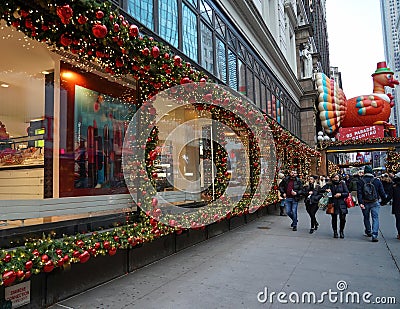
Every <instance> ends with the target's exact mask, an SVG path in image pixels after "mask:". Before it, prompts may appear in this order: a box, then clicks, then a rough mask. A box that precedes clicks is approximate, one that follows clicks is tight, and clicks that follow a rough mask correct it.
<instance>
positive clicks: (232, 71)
mask: <svg viewBox="0 0 400 309" xmlns="http://www.w3.org/2000/svg"><path fill="white" fill-rule="evenodd" d="M236 70H237V67H236V55H235V54H234V53H233V51H231V50H230V49H228V72H229V87H231V88H232V89H234V90H238V88H237V87H238V83H237V75H236Z"/></svg>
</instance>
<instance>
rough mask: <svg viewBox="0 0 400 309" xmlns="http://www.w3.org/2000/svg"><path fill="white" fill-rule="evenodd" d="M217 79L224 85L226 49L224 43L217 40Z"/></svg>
mask: <svg viewBox="0 0 400 309" xmlns="http://www.w3.org/2000/svg"><path fill="white" fill-rule="evenodd" d="M216 51H217V73H216V74H217V77H218V78H219V79H220V80H222V81H223V82H224V83H226V47H225V43H224V42H222V41H221V40H220V39H217V50H216Z"/></svg>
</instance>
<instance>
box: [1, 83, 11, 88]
mask: <svg viewBox="0 0 400 309" xmlns="http://www.w3.org/2000/svg"><path fill="white" fill-rule="evenodd" d="M0 86H1V87H3V88H8V87H10V85H9V84H6V83H2V84H0Z"/></svg>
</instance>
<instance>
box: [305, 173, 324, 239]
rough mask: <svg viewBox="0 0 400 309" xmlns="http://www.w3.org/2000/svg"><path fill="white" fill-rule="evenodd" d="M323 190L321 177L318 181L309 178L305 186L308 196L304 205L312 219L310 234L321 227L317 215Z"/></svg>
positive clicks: (311, 177)
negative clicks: (320, 182) (320, 181)
mask: <svg viewBox="0 0 400 309" xmlns="http://www.w3.org/2000/svg"><path fill="white" fill-rule="evenodd" d="M321 189H322V188H321V186H320V184H319V177H317V180H316V179H315V178H314V177H313V176H310V177H309V178H308V183H307V184H306V185H305V186H304V193H305V195H306V196H307V197H306V198H305V200H304V204H305V205H306V210H307V213H308V215H309V216H310V219H311V229H310V234H312V233H314V231H316V230H317V229H318V226H319V224H318V222H317V219H316V217H315V214H316V213H317V210H318V202H319V200H320V199H321V197H322V191H321Z"/></svg>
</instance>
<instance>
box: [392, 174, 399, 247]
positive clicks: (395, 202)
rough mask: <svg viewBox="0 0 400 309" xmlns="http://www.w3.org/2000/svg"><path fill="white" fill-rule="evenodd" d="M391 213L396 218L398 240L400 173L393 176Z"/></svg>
mask: <svg viewBox="0 0 400 309" xmlns="http://www.w3.org/2000/svg"><path fill="white" fill-rule="evenodd" d="M392 214H394V217H395V218H396V229H397V239H398V240H400V173H397V174H396V175H395V176H394V178H393V202H392Z"/></svg>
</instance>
